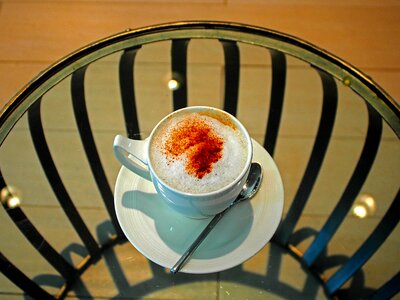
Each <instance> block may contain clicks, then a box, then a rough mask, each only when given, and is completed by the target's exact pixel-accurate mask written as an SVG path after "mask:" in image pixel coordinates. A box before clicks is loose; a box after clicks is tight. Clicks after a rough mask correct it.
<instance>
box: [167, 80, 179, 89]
mask: <svg viewBox="0 0 400 300" xmlns="http://www.w3.org/2000/svg"><path fill="white" fill-rule="evenodd" d="M168 88H169V89H170V90H171V91H175V90H177V89H178V88H179V82H178V81H177V80H175V79H171V80H169V81H168Z"/></svg>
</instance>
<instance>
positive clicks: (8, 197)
mask: <svg viewBox="0 0 400 300" xmlns="http://www.w3.org/2000/svg"><path fill="white" fill-rule="evenodd" d="M20 195H21V192H20V191H19V190H18V189H16V188H15V187H13V186H6V187H4V188H3V189H2V190H1V192H0V200H1V202H2V203H3V205H6V207H8V208H16V207H18V206H19V205H20V204H21V200H20V199H21V197H20Z"/></svg>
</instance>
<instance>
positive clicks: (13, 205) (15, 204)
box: [7, 197, 21, 208]
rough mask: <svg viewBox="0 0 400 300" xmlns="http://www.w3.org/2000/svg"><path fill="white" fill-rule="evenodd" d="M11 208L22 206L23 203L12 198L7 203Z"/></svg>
mask: <svg viewBox="0 0 400 300" xmlns="http://www.w3.org/2000/svg"><path fill="white" fill-rule="evenodd" d="M7 204H8V207H9V208H15V207H17V206H19V205H20V204H21V201H20V200H19V198H17V197H10V199H8V201H7Z"/></svg>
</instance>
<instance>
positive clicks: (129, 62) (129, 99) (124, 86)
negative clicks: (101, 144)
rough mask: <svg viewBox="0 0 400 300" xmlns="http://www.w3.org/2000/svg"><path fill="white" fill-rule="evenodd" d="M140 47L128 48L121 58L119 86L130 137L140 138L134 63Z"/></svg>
mask: <svg viewBox="0 0 400 300" xmlns="http://www.w3.org/2000/svg"><path fill="white" fill-rule="evenodd" d="M139 49H140V47H135V48H130V49H126V50H125V51H124V53H123V54H122V55H121V58H120V60H119V87H120V91H121V100H122V108H123V112H124V118H125V127H126V132H127V134H128V137H129V138H131V139H136V140H140V139H141V134H140V129H139V121H138V117H137V110H136V95H135V84H134V83H135V76H134V65H135V58H136V53H137V52H138V51H139Z"/></svg>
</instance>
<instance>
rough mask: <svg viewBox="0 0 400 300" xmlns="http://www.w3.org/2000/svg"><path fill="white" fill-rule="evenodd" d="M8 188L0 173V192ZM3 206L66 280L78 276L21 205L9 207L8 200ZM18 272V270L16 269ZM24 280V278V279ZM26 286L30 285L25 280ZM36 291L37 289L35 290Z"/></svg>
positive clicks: (33, 244)
mask: <svg viewBox="0 0 400 300" xmlns="http://www.w3.org/2000/svg"><path fill="white" fill-rule="evenodd" d="M4 188H6V182H5V181H4V178H3V175H2V174H1V172H0V190H3V189H4ZM2 204H3V207H4V209H5V211H6V212H7V214H8V216H9V217H10V218H11V220H12V221H13V222H14V223H15V225H16V226H17V227H18V229H19V230H20V231H21V233H22V234H23V235H24V236H25V238H26V239H27V240H28V241H29V242H30V243H31V245H32V246H33V247H34V248H35V249H36V250H37V251H38V252H39V253H40V254H41V255H42V256H43V258H44V259H45V260H47V262H48V263H49V264H51V265H52V266H53V267H54V269H56V270H57V272H59V273H60V274H61V276H62V277H64V279H65V280H67V281H68V280H71V279H72V278H74V277H76V276H77V275H78V270H77V269H75V268H74V267H73V266H72V265H70V264H69V263H68V262H67V261H66V260H65V259H64V257H62V256H61V255H60V254H59V253H58V252H57V251H56V250H55V249H54V248H53V247H52V246H51V245H50V244H49V243H48V242H47V240H46V239H45V238H44V237H43V235H42V234H41V233H40V232H39V231H38V230H37V229H36V227H35V226H34V225H33V224H32V222H31V221H30V220H29V219H28V217H27V216H26V215H25V213H24V212H23V211H22V209H21V207H20V206H19V205H9V203H8V201H7V199H2ZM11 267H12V266H11ZM16 270H18V269H16ZM18 278H20V276H18ZM22 279H23V278H22ZM24 282H25V283H24V285H28V286H29V285H30V284H29V283H28V282H26V280H24ZM33 289H34V290H36V288H33Z"/></svg>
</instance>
